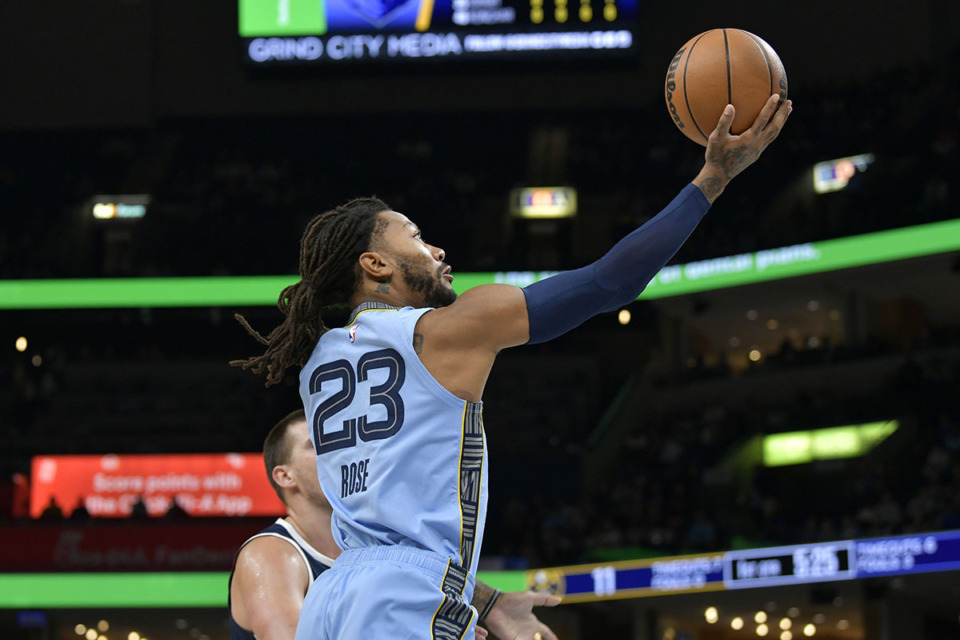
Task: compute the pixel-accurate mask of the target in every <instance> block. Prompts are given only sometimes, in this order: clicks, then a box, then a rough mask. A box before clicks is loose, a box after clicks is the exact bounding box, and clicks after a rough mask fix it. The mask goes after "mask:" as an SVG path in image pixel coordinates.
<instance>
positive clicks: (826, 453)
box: [762, 420, 900, 467]
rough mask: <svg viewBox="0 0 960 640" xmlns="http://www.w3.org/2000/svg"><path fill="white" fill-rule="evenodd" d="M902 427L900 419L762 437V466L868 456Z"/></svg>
mask: <svg viewBox="0 0 960 640" xmlns="http://www.w3.org/2000/svg"><path fill="white" fill-rule="evenodd" d="M899 428H900V422H899V421H898V420H887V421H885V422H869V423H866V424H859V425H848V426H843V427H831V428H828V429H814V430H811V431H791V432H787V433H775V434H772V435H769V436H763V442H762V449H763V464H764V466H767V467H780V466H785V465H790V464H805V463H808V462H812V461H814V460H831V459H838V458H854V457H857V456H862V455H866V454H867V453H869V452H870V451H871V450H872V449H873V448H874V447H876V446H877V445H878V444H880V443H881V442H883V441H884V440H886V439H887V438H888V437H890V436H891V435H892V434H893V433H895V432H896V431H897V429H899Z"/></svg>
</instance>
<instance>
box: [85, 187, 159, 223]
mask: <svg viewBox="0 0 960 640" xmlns="http://www.w3.org/2000/svg"><path fill="white" fill-rule="evenodd" d="M150 201H151V198H150V196H149V195H147V194H143V193H138V194H128V195H102V196H94V197H93V198H91V199H90V201H89V204H88V206H89V209H90V213H91V214H93V217H94V219H96V220H138V219H140V218H143V217H144V216H146V215H147V208H148V207H149V206H150Z"/></svg>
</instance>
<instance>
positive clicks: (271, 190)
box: [0, 0, 960, 640]
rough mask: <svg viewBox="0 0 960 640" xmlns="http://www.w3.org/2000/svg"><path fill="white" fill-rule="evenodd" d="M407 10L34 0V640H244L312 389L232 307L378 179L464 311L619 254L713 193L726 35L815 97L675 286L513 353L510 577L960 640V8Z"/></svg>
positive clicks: (573, 609) (30, 168)
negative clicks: (281, 433) (269, 463)
mask: <svg viewBox="0 0 960 640" xmlns="http://www.w3.org/2000/svg"><path fill="white" fill-rule="evenodd" d="M374 4H375V3H368V4H363V3H350V2H346V1H345V0H341V1H339V2H337V1H336V0H330V1H329V2H326V3H323V2H317V1H313V2H309V1H301V0H261V1H258V0H203V1H197V0H87V1H84V2H77V1H75V0H29V1H28V0H5V1H4V2H3V3H0V98H2V99H0V220H2V224H0V443H2V445H0V637H2V638H25V639H31V640H75V639H79V638H86V639H88V640H138V639H142V640H172V639H175V638H185V639H192V640H224V639H226V638H227V637H228V628H227V623H226V621H227V615H226V598H227V574H228V571H229V570H230V567H231V566H232V560H233V556H234V553H235V551H236V549H237V546H238V545H239V544H240V543H241V542H242V541H243V540H245V539H246V538H247V537H248V536H249V535H251V534H252V533H254V532H256V531H258V530H259V529H260V528H262V527H263V526H265V523H268V522H270V521H271V520H272V519H273V518H274V517H276V516H277V515H278V514H280V513H282V509H281V505H280V503H279V502H278V501H277V500H276V498H275V497H273V494H272V493H271V491H270V488H269V486H268V485H267V482H266V478H265V477H264V473H263V467H262V462H261V457H260V454H259V451H260V446H261V443H262V441H263V438H264V436H265V435H266V433H267V431H268V430H269V428H270V427H271V426H272V425H273V424H274V423H275V422H276V421H277V420H278V419H279V418H280V417H282V416H283V415H285V414H286V413H288V412H289V411H291V410H292V409H295V408H297V407H298V406H299V403H300V400H299V395H298V392H297V378H296V372H294V371H292V370H291V372H290V373H289V374H288V376H287V378H286V379H285V380H284V381H283V383H282V384H280V385H278V386H275V387H272V388H270V389H264V387H263V382H262V380H261V379H259V378H257V377H255V376H253V375H250V374H249V373H245V372H242V371H240V370H238V369H236V368H231V367H230V366H228V364H227V361H229V360H232V359H237V358H242V357H247V356H250V355H253V354H254V353H256V352H257V348H258V345H257V344H256V343H255V342H254V341H253V340H251V339H250V338H249V336H247V335H246V333H245V332H244V331H243V329H242V328H241V327H240V326H239V324H237V323H236V322H235V321H234V320H233V314H234V313H237V312H239V313H243V314H244V315H246V317H247V318H248V319H249V320H250V321H251V323H252V324H253V325H254V326H255V327H257V328H259V329H261V330H264V331H266V330H269V329H270V328H272V326H274V323H275V322H276V321H277V319H278V318H279V314H278V312H277V310H276V308H275V303H276V298H277V294H278V293H279V291H280V289H281V288H282V287H283V286H284V285H286V284H288V283H291V282H293V281H294V280H296V275H295V274H296V269H297V263H296V256H297V250H298V242H299V237H300V233H301V231H302V229H303V227H304V225H305V223H306V221H307V220H308V219H309V218H310V217H311V216H312V215H313V214H315V213H317V212H319V211H322V210H325V209H328V208H331V207H333V206H335V205H337V204H339V203H341V202H344V201H345V200H347V199H349V198H351V197H354V196H357V195H368V194H376V195H378V196H379V197H381V198H383V199H384V200H385V201H386V202H388V203H390V205H391V206H392V207H393V208H394V209H396V210H398V211H401V212H403V213H405V214H407V215H408V216H409V217H410V218H412V219H413V220H415V221H416V222H417V223H418V224H419V226H420V227H421V228H422V229H423V230H424V234H425V237H426V239H427V241H428V242H430V243H432V244H435V245H438V246H441V247H443V248H444V249H445V250H446V252H447V261H448V262H450V263H451V264H452V265H453V268H454V273H455V274H456V276H457V280H456V285H455V286H456V287H457V288H458V290H459V291H463V290H464V289H466V288H468V287H470V286H473V285H476V284H481V283H484V282H507V283H514V284H521V285H522V284H526V283H528V282H532V281H533V280H535V279H537V278H540V277H542V276H544V275H545V272H552V271H558V270H565V269H570V268H574V267H578V266H582V265H584V264H587V263H588V262H590V261H592V260H594V259H596V258H598V257H599V256H600V255H602V254H603V253H604V251H605V250H606V249H607V248H608V247H610V246H612V244H614V243H615V242H616V241H617V240H618V239H619V238H620V237H621V236H622V235H623V234H624V233H626V232H627V231H629V230H631V229H633V228H635V227H636V226H637V225H639V224H642V223H643V222H644V221H646V220H647V219H649V218H650V217H651V216H652V215H653V214H655V213H656V212H657V211H658V210H659V209H660V208H661V207H662V206H664V205H665V204H666V203H667V202H668V201H669V200H670V198H672V196H673V195H674V194H675V193H676V192H677V191H678V190H679V189H681V188H682V187H683V185H684V184H685V183H686V182H688V181H689V180H690V179H692V177H693V176H694V175H695V174H696V172H697V170H698V169H699V167H700V163H702V157H703V149H702V148H701V147H698V146H697V145H695V144H693V143H691V142H690V141H689V140H687V139H686V138H685V137H684V136H683V135H682V134H681V133H680V132H679V131H678V130H677V129H676V127H675V126H674V125H673V123H672V121H671V118H670V116H669V114H668V112H667V110H666V107H665V105H664V99H663V93H662V92H663V81H664V77H665V74H666V69H667V66H668V65H669V63H670V60H671V59H672V57H673V55H674V53H675V52H676V50H677V48H678V47H679V46H680V45H681V44H683V43H684V42H686V41H687V40H688V39H689V38H690V37H692V36H694V35H696V34H697V33H700V32H702V31H706V30H708V29H712V28H717V27H737V28H742V29H746V30H748V31H751V32H753V33H756V34H758V35H760V36H761V37H763V38H764V39H765V40H767V42H769V43H770V44H771V45H772V46H773V47H774V48H775V49H776V50H777V52H778V53H779V55H780V57H781V59H782V60H783V63H784V65H785V67H786V70H787V74H788V77H789V93H790V97H791V98H792V99H793V101H794V113H793V115H792V116H791V118H790V121H789V123H788V124H787V126H786V127H785V129H784V131H783V133H782V135H781V136H780V138H779V139H778V140H777V142H776V143H775V144H774V145H773V146H771V147H770V149H769V150H768V151H767V152H766V153H765V154H764V157H763V158H762V159H761V160H760V161H759V162H758V163H757V164H756V165H755V166H753V167H751V168H750V169H749V170H747V171H746V172H745V173H744V174H743V175H742V176H740V177H739V178H738V179H737V180H736V181H735V182H733V183H732V185H731V186H730V187H729V188H728V189H727V191H726V192H725V193H724V195H723V196H722V197H721V198H720V199H719V200H718V202H717V203H716V205H714V207H713V208H712V210H711V211H710V213H709V214H708V216H707V217H706V218H705V219H704V221H703V222H702V223H701V225H700V227H699V228H698V229H697V231H696V232H695V233H694V235H693V236H692V237H691V238H690V240H689V241H688V242H687V244H686V245H685V246H684V247H683V248H682V249H681V251H680V253H679V254H678V255H677V256H676V258H675V259H674V260H673V261H672V262H671V263H670V265H669V266H667V267H666V268H665V269H664V270H663V271H661V272H660V274H659V275H658V276H657V277H656V279H655V280H654V281H653V282H652V283H651V285H650V286H649V287H648V289H647V290H646V291H645V292H644V294H643V295H642V296H641V297H640V299H639V300H637V301H636V302H634V303H632V304H630V305H628V306H626V307H624V308H622V309H620V310H618V311H617V312H614V313H610V314H605V315H601V316H598V317H596V318H594V319H592V320H590V321H589V322H587V323H586V324H585V325H584V326H582V327H581V328H579V329H577V330H575V331H573V332H572V333H570V334H569V335H567V336H565V337H563V338H561V339H558V340H556V341H554V342H551V343H548V344H544V345H539V346H533V347H525V348H519V349H514V350H511V351H508V352H505V353H504V354H502V356H501V357H500V359H499V360H498V363H497V364H496V366H495V367H494V370H493V373H492V375H491V377H490V382H489V384H488V387H487V390H486V393H485V396H484V401H485V425H486V432H487V437H488V441H489V448H490V492H491V493H490V503H489V512H488V523H487V534H486V537H485V540H484V544H483V555H482V559H481V567H480V574H481V578H483V579H485V580H486V581H487V582H489V583H490V584H492V585H493V586H496V587H499V588H501V589H505V590H519V589H528V588H530V589H538V590H547V591H552V592H555V593H559V594H561V595H564V597H565V600H564V603H563V604H562V605H561V606H559V607H558V608H556V609H553V610H548V611H541V612H540V616H541V618H542V619H543V620H544V621H545V622H547V623H548V624H549V625H550V626H551V627H552V628H553V629H554V630H555V631H556V633H557V635H558V636H559V637H560V638H561V639H562V640H592V639H594V638H605V639H609V638H623V639H635V640H681V639H683V640H692V639H704V640H721V639H722V640H734V639H747V638H757V637H767V638H779V639H780V640H793V639H796V640H800V639H801V638H806V637H811V636H812V637H814V638H823V639H831V640H841V639H842V640H861V639H878V640H895V639H896V640H899V639H907V638H910V639H914V638H925V639H932V638H938V639H939V638H956V637H960V219H958V216H960V208H958V199H960V187H958V185H960V181H958V178H957V176H958V175H960V149H958V145H960V90H958V83H957V80H958V75H957V73H958V71H957V70H958V69H960V49H958V45H957V43H958V42H960V3H957V2H955V1H954V0H916V1H914V2H904V1H903V0H899V1H894V0H873V1H868V0H856V1H853V2H835V1H834V0H809V1H808V2H777V3H770V2H759V1H755V0H750V1H744V2H739V1H733V2H728V3H718V2H687V3H677V2H667V1H664V0H582V1H581V0H577V1H576V2H574V0H497V1H490V0H484V1H482V2H481V1H480V0H447V1H446V2H443V1H442V0H437V2H436V3H434V2H432V1H431V0H419V2H418V0H413V2H412V4H411V3H410V2H406V3H404V2H392V3H391V2H385V3H381V4H379V5H377V6H376V7H375V6H374ZM358 7H359V8H358ZM320 8H323V11H320ZM431 11H432V13H431ZM358 16H359V17H358ZM552 216H560V217H552ZM138 496H140V497H142V498H143V501H142V502H143V504H142V507H143V508H140V509H134V502H135V500H136V499H137V497H138ZM174 497H176V498H177V500H178V502H179V504H180V506H181V507H182V509H179V510H178V509H174V510H172V511H171V510H170V505H171V504H172V499H173V498H174ZM81 507H82V508H81ZM505 640H512V639H509V638H508V639H505Z"/></svg>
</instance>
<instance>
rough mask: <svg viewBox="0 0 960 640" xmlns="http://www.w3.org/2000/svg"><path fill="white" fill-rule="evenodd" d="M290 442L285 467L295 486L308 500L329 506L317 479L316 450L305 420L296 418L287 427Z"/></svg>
mask: <svg viewBox="0 0 960 640" xmlns="http://www.w3.org/2000/svg"><path fill="white" fill-rule="evenodd" d="M287 438H288V439H289V442H290V461H289V462H288V463H287V467H288V468H289V469H290V471H291V473H292V474H293V476H294V477H295V478H296V481H297V486H298V487H299V488H300V490H301V491H302V492H303V493H304V495H306V496H307V497H308V498H309V499H310V502H312V503H314V504H319V505H322V506H325V507H329V506H330V505H329V503H328V502H327V497H326V496H325V495H323V491H322V490H321V489H320V481H319V480H318V479H317V452H316V450H315V449H314V448H313V443H312V442H311V441H310V433H309V431H308V427H307V421H306V420H298V421H296V422H293V423H291V424H290V426H289V427H287Z"/></svg>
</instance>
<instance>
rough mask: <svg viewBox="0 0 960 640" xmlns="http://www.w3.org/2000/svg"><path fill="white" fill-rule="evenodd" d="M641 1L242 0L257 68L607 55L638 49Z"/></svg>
mask: <svg viewBox="0 0 960 640" xmlns="http://www.w3.org/2000/svg"><path fill="white" fill-rule="evenodd" d="M638 1H639V0H240V4H239V32H240V36H241V38H242V39H243V46H244V58H245V60H246V61H247V62H248V63H250V64H252V65H256V66H265V65H282V64H288V65H289V64H301V65H302V64H345V63H346V64H349V63H360V62H363V63H378V62H398V61H408V62H416V61H423V60H428V59H444V60H456V59H474V60H477V59H501V60H503V59H509V58H521V59H530V58H537V57H539V58H551V57H558V56H559V57H567V58H569V57H575V58H594V57H596V58H609V57H611V56H614V57H616V56H621V57H622V56H626V55H629V54H631V53H632V52H635V51H636V44H635V40H636V37H635V35H636V34H635V31H636V25H637V3H638Z"/></svg>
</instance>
